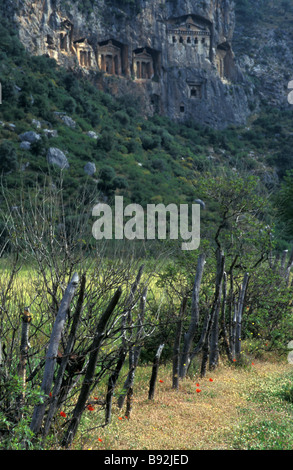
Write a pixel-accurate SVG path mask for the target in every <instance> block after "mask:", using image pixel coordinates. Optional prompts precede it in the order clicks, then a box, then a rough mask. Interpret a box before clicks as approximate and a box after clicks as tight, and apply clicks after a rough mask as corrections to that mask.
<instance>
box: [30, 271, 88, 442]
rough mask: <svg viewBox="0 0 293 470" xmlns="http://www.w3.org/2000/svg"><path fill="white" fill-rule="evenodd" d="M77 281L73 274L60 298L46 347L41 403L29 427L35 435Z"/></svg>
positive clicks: (40, 422)
mask: <svg viewBox="0 0 293 470" xmlns="http://www.w3.org/2000/svg"><path fill="white" fill-rule="evenodd" d="M78 281H79V279H78V275H77V274H76V273H75V274H74V275H73V276H72V279H71V281H70V283H69V284H68V286H67V288H66V291H65V293H64V296H63V298H62V301H61V304H60V307H59V311H58V313H57V316H56V320H55V323H54V326H53V330H52V334H51V338H50V343H49V347H48V352H47V356H46V362H45V370H44V376H43V381H42V385H41V391H42V395H43V403H41V404H39V405H36V407H35V409H34V412H33V416H32V421H31V426H30V428H31V431H32V432H33V433H35V434H37V433H38V432H39V430H40V427H41V424H42V420H43V417H44V414H45V409H46V399H47V398H48V395H49V393H50V391H51V386H52V382H53V376H54V369H55V364H56V359H57V353H58V346H59V342H60V340H61V335H62V332H63V329H64V326H65V322H66V319H67V313H68V309H69V306H70V303H71V301H72V299H73V296H74V294H75V291H76V288H77V285H78Z"/></svg>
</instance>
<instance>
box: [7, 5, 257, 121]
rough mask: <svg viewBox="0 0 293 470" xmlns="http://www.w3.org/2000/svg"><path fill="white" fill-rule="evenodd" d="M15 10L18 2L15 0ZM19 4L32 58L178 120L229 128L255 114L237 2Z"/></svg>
mask: <svg viewBox="0 0 293 470" xmlns="http://www.w3.org/2000/svg"><path fill="white" fill-rule="evenodd" d="M8 3H10V5H11V2H8ZM123 3H124V2H123V1H121V2H116V1H115V0H99V1H98V0H96V1H95V2H94V3H93V11H92V12H91V13H89V14H84V13H81V11H80V10H79V8H78V1H72V2H70V4H69V2H66V1H65V0H35V1H33V2H32V1H31V0H18V1H17V2H13V4H14V18H15V20H16V22H17V24H18V28H19V35H20V39H21V41H22V42H23V44H24V45H25V47H26V48H27V49H28V50H29V51H30V52H31V53H32V54H38V55H39V54H48V55H49V56H50V57H52V58H54V59H56V61H57V62H58V63H59V64H60V65H62V66H65V67H67V68H69V69H72V70H76V71H79V72H82V73H84V74H87V75H88V76H89V78H90V79H92V80H94V81H95V82H96V83H97V85H98V86H100V87H101V88H102V89H104V90H105V91H108V92H110V93H112V94H116V95H121V94H123V95H131V96H132V97H137V98H139V99H140V100H142V101H143V106H144V109H145V112H146V113H147V114H152V113H154V112H157V113H161V114H163V115H166V116H169V117H170V118H172V119H174V120H177V121H185V120H188V119H192V120H195V121H198V122H200V123H202V124H204V125H210V126H212V127H215V128H224V127H226V126H227V125H229V124H234V125H238V124H239V125H241V124H243V123H244V122H245V120H246V118H247V116H248V115H249V106H248V102H247V92H246V93H245V92H244V87H243V86H242V85H243V81H244V78H243V75H242V73H241V71H240V69H239V68H238V66H237V65H236V63H235V57H234V53H233V49H232V39H233V31H234V26H235V17H234V9H233V2H232V1H231V0H205V1H201V0H180V1H179V0H178V1H174V0H137V1H136V4H137V5H138V7H139V9H138V10H139V11H138V10H137V9H133V8H131V7H123Z"/></svg>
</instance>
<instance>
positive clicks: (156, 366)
mask: <svg viewBox="0 0 293 470" xmlns="http://www.w3.org/2000/svg"><path fill="white" fill-rule="evenodd" d="M164 346H165V345H164V344H160V346H159V347H158V350H157V353H156V355H155V358H154V363H153V369H152V375H151V380H150V387H149V400H152V399H153V398H154V396H155V388H156V381H157V377H158V371H159V365H160V357H161V354H162V351H163V348H164Z"/></svg>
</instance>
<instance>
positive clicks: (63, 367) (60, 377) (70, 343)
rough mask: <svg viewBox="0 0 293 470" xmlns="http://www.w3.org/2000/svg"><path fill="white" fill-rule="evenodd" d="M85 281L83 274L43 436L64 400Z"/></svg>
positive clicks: (45, 434)
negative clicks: (66, 372) (63, 383)
mask: <svg viewBox="0 0 293 470" xmlns="http://www.w3.org/2000/svg"><path fill="white" fill-rule="evenodd" d="M85 283H86V277H85V275H83V276H82V279H81V285H80V293H79V298H78V301H77V305H76V309H75V312H74V315H73V320H72V326H71V331H70V334H69V338H68V341H67V345H66V348H65V351H64V355H63V357H62V360H61V364H60V367H59V369H58V373H57V377H56V381H55V385H54V388H53V392H52V398H51V404H50V408H49V411H48V415H47V419H46V422H45V426H44V431H43V436H44V437H46V436H47V434H48V432H49V429H50V426H51V421H52V419H53V417H54V414H55V412H56V410H57V408H58V406H59V404H60V402H61V401H62V400H60V395H59V394H60V390H61V385H62V381H63V377H64V374H65V370H66V367H67V364H68V361H69V357H70V354H71V353H72V348H73V345H74V342H75V336H76V331H77V328H78V325H79V320H80V315H81V312H82V307H83V300H84V295H85ZM68 385H70V384H68ZM67 389H68V387H67ZM67 391H68V390H67ZM67 391H66V390H64V391H62V399H63V400H64V399H65V398H66V395H67Z"/></svg>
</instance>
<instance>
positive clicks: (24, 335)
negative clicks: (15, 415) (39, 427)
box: [18, 307, 32, 418]
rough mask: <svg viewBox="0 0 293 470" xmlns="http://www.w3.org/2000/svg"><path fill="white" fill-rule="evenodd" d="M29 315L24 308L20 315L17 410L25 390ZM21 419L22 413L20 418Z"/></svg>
mask: <svg viewBox="0 0 293 470" xmlns="http://www.w3.org/2000/svg"><path fill="white" fill-rule="evenodd" d="M31 319H32V317H31V314H30V311H29V308H28V307H25V309H24V313H23V315H22V327H21V342H20V360H19V366H18V376H19V378H20V379H21V382H22V393H21V395H20V397H19V409H20V412H21V408H22V405H23V401H24V398H25V388H26V364H27V358H28V351H29V325H30V322H31ZM21 417H22V412H21V414H20V418H21Z"/></svg>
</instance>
